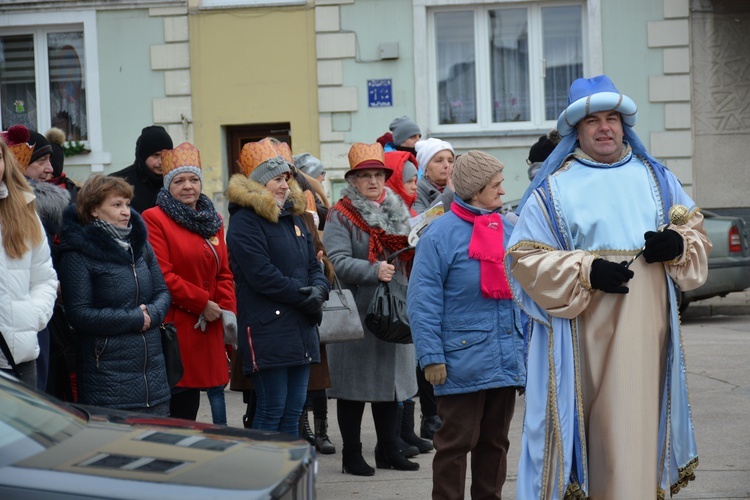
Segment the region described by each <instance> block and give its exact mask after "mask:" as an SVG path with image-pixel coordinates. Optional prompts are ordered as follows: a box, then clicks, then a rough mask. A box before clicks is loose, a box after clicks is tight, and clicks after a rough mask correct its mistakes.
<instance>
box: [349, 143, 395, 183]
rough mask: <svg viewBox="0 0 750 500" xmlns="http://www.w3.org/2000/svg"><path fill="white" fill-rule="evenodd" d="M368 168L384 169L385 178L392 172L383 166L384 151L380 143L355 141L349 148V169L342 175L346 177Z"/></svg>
mask: <svg viewBox="0 0 750 500" xmlns="http://www.w3.org/2000/svg"><path fill="white" fill-rule="evenodd" d="M368 168H378V169H381V170H385V175H386V178H387V177H390V176H391V174H392V173H393V170H392V169H390V168H388V167H386V166H385V152H383V146H382V145H381V144H380V143H378V142H375V143H373V144H365V143H364V142H355V143H354V144H352V147H351V149H350V150H349V170H348V171H347V172H346V174H344V177H348V176H349V174H351V173H352V172H355V171H357V170H364V169H368Z"/></svg>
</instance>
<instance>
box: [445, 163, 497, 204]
mask: <svg viewBox="0 0 750 500" xmlns="http://www.w3.org/2000/svg"><path fill="white" fill-rule="evenodd" d="M503 167H504V165H503V164H502V163H500V162H499V161H497V159H496V158H495V157H493V156H490V155H488V154H487V153H483V152H482V151H476V150H472V151H469V152H468V153H464V154H462V155H460V156H459V157H458V158H456V163H455V164H454V165H453V176H452V179H453V187H454V189H455V190H456V195H457V196H458V197H459V198H461V199H462V200H464V201H469V200H470V199H471V198H472V197H473V196H474V195H475V194H477V193H478V192H479V191H481V190H482V189H483V188H484V187H485V186H486V185H487V183H489V182H490V181H491V180H492V178H493V177H495V176H496V175H497V174H499V173H500V172H502V171H503Z"/></svg>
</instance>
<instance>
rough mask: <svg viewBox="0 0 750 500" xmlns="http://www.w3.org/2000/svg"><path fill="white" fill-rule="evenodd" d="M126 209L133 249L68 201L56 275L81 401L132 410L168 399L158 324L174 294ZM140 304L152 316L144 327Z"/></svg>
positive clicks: (135, 219)
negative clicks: (74, 348) (83, 218)
mask: <svg viewBox="0 0 750 500" xmlns="http://www.w3.org/2000/svg"><path fill="white" fill-rule="evenodd" d="M131 213H132V215H131V218H130V224H131V226H132V227H133V229H132V232H131V233H130V243H131V248H132V253H131V252H130V251H127V250H124V249H123V248H122V247H120V246H119V245H118V244H117V243H116V242H115V240H114V239H113V238H112V237H111V236H109V235H108V234H106V233H105V232H104V231H103V230H102V229H100V228H98V227H96V226H94V225H93V224H86V225H81V223H80V222H79V220H78V216H77V215H76V212H75V205H71V206H69V207H68V208H67V209H66V210H65V215H64V217H63V231H62V243H61V248H60V254H61V256H60V264H59V269H58V273H59V278H60V282H61V285H62V296H63V303H64V304H65V311H66V313H67V316H68V320H69V321H70V324H71V325H72V326H73V328H75V329H76V331H77V333H78V334H79V335H78V356H77V365H78V366H77V368H78V378H77V383H78V397H79V401H80V402H82V403H86V404H91V405H94V406H105V407H109V408H123V409H126V408H127V409H133V410H137V409H138V408H144V407H150V406H154V405H156V404H159V403H163V402H166V401H168V400H169V398H170V391H169V386H168V384H167V373H166V369H165V367H164V356H163V354H162V349H161V334H160V332H159V325H160V324H161V323H162V321H164V317H165V316H166V314H167V311H168V310H169V305H170V303H171V297H170V295H169V291H168V290H167V285H166V284H165V283H164V277H163V276H162V274H161V270H160V269H159V264H158V262H157V260H156V257H155V256H154V251H153V249H152V248H151V245H150V244H149V243H148V241H147V240H146V226H145V224H144V223H143V219H141V217H140V216H139V215H138V214H137V213H136V212H135V211H132V212H131ZM140 304H145V305H146V308H147V310H148V314H149V316H151V328H150V329H149V330H147V331H145V332H141V328H143V313H142V312H141V309H140V308H139V305H140Z"/></svg>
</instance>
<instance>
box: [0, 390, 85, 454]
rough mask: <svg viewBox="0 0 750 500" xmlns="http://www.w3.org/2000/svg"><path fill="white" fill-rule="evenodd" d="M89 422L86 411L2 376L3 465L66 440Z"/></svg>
mask: <svg viewBox="0 0 750 500" xmlns="http://www.w3.org/2000/svg"><path fill="white" fill-rule="evenodd" d="M85 425H86V421H85V414H84V413H82V412H77V411H76V410H73V409H72V408H68V407H66V406H63V405H58V404H55V403H54V402H53V401H52V400H51V399H49V398H47V397H46V396H44V395H41V394H38V393H36V392H35V391H33V390H31V389H29V388H27V387H25V386H24V385H23V384H21V383H19V382H16V381H13V380H11V379H10V378H8V377H5V376H0V467H3V466H5V465H8V464H11V463H14V462H16V461H18V460H22V459H24V458H26V457H30V456H33V455H36V454H37V453H40V452H42V451H44V450H45V449H47V448H50V447H52V446H54V445H56V444H58V443H60V442H62V441H65V440H66V439H68V438H69V437H71V436H73V435H74V434H76V433H77V432H79V431H80V430H82V429H83V428H84V427H85Z"/></svg>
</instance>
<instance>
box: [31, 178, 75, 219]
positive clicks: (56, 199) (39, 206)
mask: <svg viewBox="0 0 750 500" xmlns="http://www.w3.org/2000/svg"><path fill="white" fill-rule="evenodd" d="M28 183H29V185H30V186H31V188H32V189H33V190H34V197H35V201H36V204H35V207H36V213H37V214H38V215H39V218H40V219H42V220H43V221H45V220H49V221H51V222H53V223H54V224H55V225H56V226H60V224H62V221H63V211H65V208H66V207H67V206H68V205H70V193H69V192H68V190H66V189H65V188H60V187H58V186H55V185H54V184H50V183H48V182H37V181H34V180H29V181H28Z"/></svg>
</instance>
